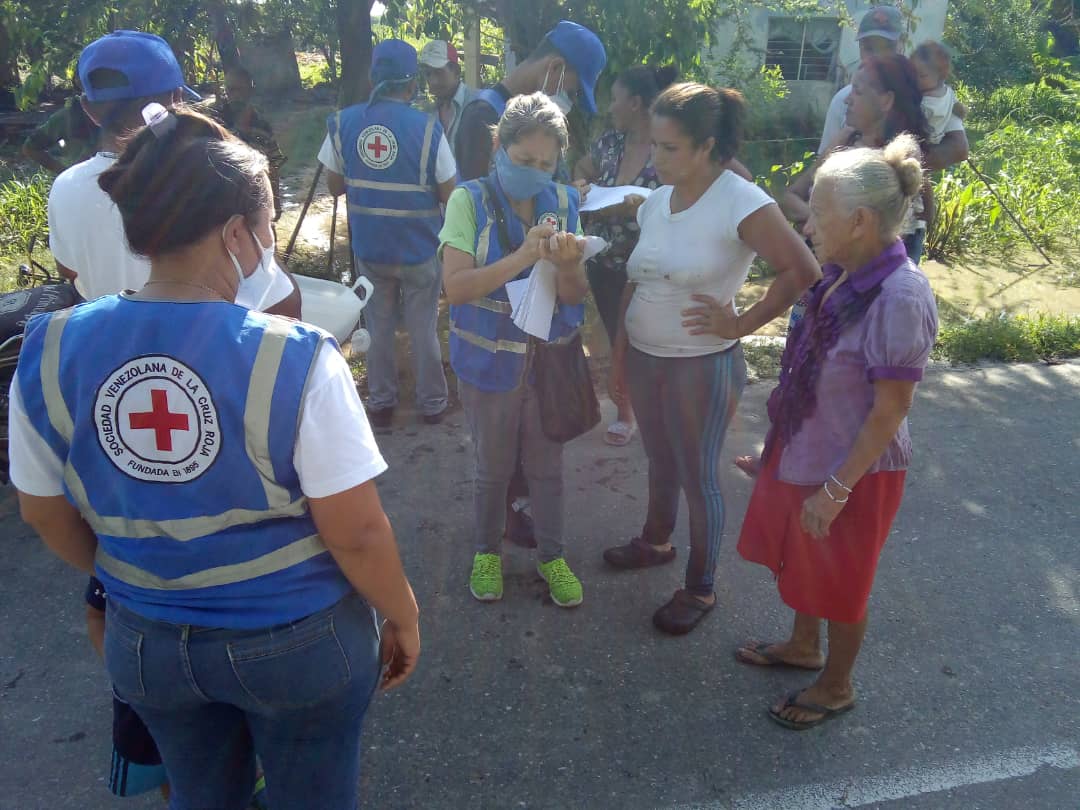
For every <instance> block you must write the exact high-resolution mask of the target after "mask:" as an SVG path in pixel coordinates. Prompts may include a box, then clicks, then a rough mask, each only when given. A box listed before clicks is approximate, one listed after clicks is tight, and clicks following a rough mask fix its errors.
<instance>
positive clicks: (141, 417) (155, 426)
mask: <svg viewBox="0 0 1080 810" xmlns="http://www.w3.org/2000/svg"><path fill="white" fill-rule="evenodd" d="M150 402H151V408H152V410H150V411H143V412H142V413H132V414H129V415H128V424H129V425H130V426H131V429H132V430H152V431H154V441H155V443H156V444H157V449H158V450H164V451H168V452H171V451H172V449H173V441H172V434H173V431H174V430H190V429H191V428H190V423H189V422H188V417H187V414H184V413H172V412H171V411H170V410H169V392H168V391H166V390H165V389H164V388H154V389H152V390H151V391H150Z"/></svg>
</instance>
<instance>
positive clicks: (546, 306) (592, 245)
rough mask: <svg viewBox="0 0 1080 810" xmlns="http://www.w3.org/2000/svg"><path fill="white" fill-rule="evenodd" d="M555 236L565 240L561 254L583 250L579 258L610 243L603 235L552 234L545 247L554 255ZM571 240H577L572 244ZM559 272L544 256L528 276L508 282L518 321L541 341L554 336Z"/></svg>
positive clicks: (526, 330) (587, 256)
mask: <svg viewBox="0 0 1080 810" xmlns="http://www.w3.org/2000/svg"><path fill="white" fill-rule="evenodd" d="M555 239H561V244H562V247H561V248H559V252H560V253H562V252H563V251H566V252H568V253H569V252H570V251H573V252H574V253H576V252H578V251H580V258H579V259H578V260H577V261H585V260H588V259H591V258H592V257H593V256H595V255H596V254H597V253H599V252H600V251H602V250H603V249H604V248H606V247H607V245H608V243H607V241H606V240H604V239H601V238H600V237H599V236H586V237H584V238H582V237H580V236H575V235H573V234H569V233H560V234H555V235H554V236H552V237H551V238H550V239H549V240H548V241H547V244H542V247H541V250H542V251H543V250H547V251H549V255H551V250H552V248H551V242H552V240H555ZM570 243H573V246H572V247H571V244H570ZM556 272H557V270H556V267H555V264H554V263H553V262H552V261H551V259H549V258H542V259H540V261H538V262H537V263H536V264H535V265H533V269H532V273H530V274H529V277H528V278H524V279H521V280H520V281H511V282H510V283H509V284H507V285H506V293H507V296H508V297H509V298H510V307H511V316H512V317H513V319H514V323H515V324H516V325H517V327H518V328H519V329H521V330H522V331H524V332H525V333H527V334H530V335H533V336H534V337H538V338H540V339H541V340H547V339H548V337H549V336H550V335H551V319H552V318H553V317H554V316H555V300H556V292H555V290H556V283H555V274H556Z"/></svg>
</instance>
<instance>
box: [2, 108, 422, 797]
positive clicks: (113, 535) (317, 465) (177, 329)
mask: <svg viewBox="0 0 1080 810" xmlns="http://www.w3.org/2000/svg"><path fill="white" fill-rule="evenodd" d="M143 118H144V120H145V121H146V122H147V126H145V127H143V128H142V129H141V130H140V131H139V132H138V133H137V134H136V135H135V136H134V137H133V138H132V140H131V141H130V142H129V143H128V145H127V148H126V150H125V152H124V153H123V154H122V155H121V156H120V157H119V159H118V160H117V161H116V163H115V164H114V165H113V166H111V167H110V168H109V169H107V170H106V171H104V172H103V173H102V174H101V176H100V178H99V179H98V182H99V184H100V187H101V188H102V189H103V190H104V191H105V192H106V193H107V194H108V195H109V197H110V198H111V199H112V201H113V202H115V204H116V206H117V208H118V209H119V212H120V215H121V217H122V219H123V224H124V232H125V234H126V237H127V241H128V244H129V245H130V247H131V249H132V250H133V251H135V252H136V253H138V254H141V255H144V256H146V257H148V258H149V260H150V278H149V280H148V281H147V282H146V284H145V285H144V286H143V287H142V289H140V290H139V291H137V292H128V293H123V294H120V295H107V296H104V297H101V298H98V299H97V300H95V301H92V302H90V303H87V304H82V305H81V306H78V307H75V308H74V309H68V310H63V311H61V312H53V313H48V314H45V315H39V316H37V317H35V318H33V319H32V320H31V321H30V323H29V324H28V325H27V327H26V336H25V341H24V343H23V348H22V355H21V357H20V359H19V366H18V370H17V372H16V377H15V380H14V382H13V383H12V388H11V397H10V411H11V416H10V419H11V428H10V437H11V438H10V441H11V478H12V481H13V482H14V483H15V486H16V487H17V489H18V490H19V505H20V508H21V510H22V516H23V518H24V519H25V520H26V521H27V523H29V524H30V525H31V526H32V527H33V528H34V529H35V530H36V531H37V533H38V534H39V535H40V536H41V538H42V540H43V541H44V542H45V544H46V545H47V546H48V547H49V548H50V549H51V550H52V551H53V552H54V553H55V554H57V555H58V556H59V557H61V558H62V559H63V560H65V561H66V562H68V563H69V564H70V565H72V566H74V567H76V568H78V569H80V570H82V571H85V572H86V573H91V574H93V575H94V576H96V577H97V578H98V579H99V580H100V581H101V583H103V586H104V591H105V593H107V596H108V598H107V610H106V616H107V618H106V621H105V642H104V656H105V665H106V668H107V669H108V672H109V676H110V678H111V680H112V683H113V687H114V690H115V692H116V695H117V697H119V698H120V699H121V700H123V701H124V702H125V703H126V704H128V705H130V706H131V707H133V708H134V709H135V711H136V712H137V713H138V715H139V717H140V718H141V719H142V720H143V722H145V724H146V726H147V727H148V728H149V730H150V733H151V735H152V736H153V740H154V742H156V743H157V747H158V749H159V751H160V754H161V759H162V761H163V763H164V765H165V768H166V770H167V772H168V777H169V783H170V787H171V798H170V802H171V804H170V806H171V807H174V808H197V807H215V808H236V809H237V810H239V808H245V807H247V806H248V802H249V800H250V799H251V795H252V788H253V786H254V783H255V758H256V754H257V755H258V756H259V758H260V759H261V761H262V766H263V770H264V775H265V777H266V800H267V802H268V803H269V805H270V806H271V807H310V806H311V790H312V786H313V785H314V786H317V787H318V791H319V799H318V806H319V807H320V808H326V810H354V808H355V807H356V791H357V784H358V781H359V759H360V747H359V739H360V729H361V724H362V721H363V717H364V713H365V711H366V709H367V706H368V703H369V702H370V700H371V697H372V694H373V692H374V691H375V689H376V688H377V687H378V686H379V685H380V683H381V685H382V686H383V687H384V688H389V687H393V686H396V685H398V684H400V683H402V682H403V681H404V680H405V679H406V678H407V677H408V676H409V675H410V673H411V672H412V670H413V668H414V667H415V665H416V660H417V656H418V655H419V651H420V638H419V630H418V624H417V622H418V619H417V616H418V611H417V606H416V600H415V599H414V597H413V593H412V589H411V588H410V586H409V582H408V580H407V579H406V578H405V574H404V572H403V570H402V567H401V561H400V559H399V557H398V551H397V544H396V542H395V540H394V534H393V530H392V529H391V527H390V523H389V521H388V520H387V518H386V514H385V513H384V512H383V509H382V506H381V505H380V502H379V496H378V493H377V492H376V490H375V483H374V478H375V477H376V476H378V475H379V474H381V473H382V472H383V471H384V470H385V469H386V463H385V462H384V461H383V459H382V456H381V455H380V453H379V449H378V447H377V446H376V444H375V441H374V438H373V437H372V433H371V428H370V427H369V425H368V422H367V419H366V417H365V415H364V408H363V406H362V405H361V404H360V400H359V397H358V396H357V393H356V387H355V385H354V383H353V379H352V375H351V373H350V371H349V367H348V365H347V364H346V363H345V359H344V358H343V357H342V355H341V353H340V352H339V351H338V348H337V346H336V344H335V343H334V341H333V338H332V337H330V335H328V334H327V333H326V332H323V331H322V330H320V329H317V328H315V327H312V326H308V325H306V324H303V323H299V322H297V321H293V320H291V319H288V318H282V317H277V316H273V315H267V314H265V313H261V312H257V311H254V310H249V309H246V308H244V307H241V306H238V305H236V304H235V303H234V300H235V299H236V297H237V293H238V291H240V290H241V289H242V288H246V287H247V285H249V284H251V283H252V280H253V279H255V278H256V276H257V275H261V274H265V273H266V269H267V266H268V265H269V263H270V262H271V261H272V258H273V236H272V233H271V230H270V219H271V216H272V214H273V197H272V194H271V190H270V181H269V178H268V177H267V163H266V158H264V157H263V156H262V155H260V154H259V153H258V152H256V151H254V150H252V149H251V148H249V147H247V146H245V145H244V144H243V143H241V142H240V141H238V140H237V139H235V138H233V137H232V136H230V135H228V134H226V133H224V132H223V131H222V130H221V128H220V127H219V126H218V125H217V124H214V123H213V122H212V121H210V120H208V119H207V118H205V117H203V116H201V115H198V114H196V113H192V112H183V111H181V112H176V113H172V112H168V111H167V110H166V109H165V108H164V107H162V106H161V105H160V104H150V105H147V107H145V108H144V109H143ZM328 425H332V426H334V429H333V430H332V431H331V430H328V429H327V426H328ZM375 610H378V612H379V614H381V615H382V616H383V617H384V618H385V624H384V625H383V629H382V632H381V638H380V630H379V628H378V627H377V626H376V624H375ZM380 647H381V649H380ZM380 653H381V654H380ZM384 663H385V664H388V667H387V669H386V671H385V673H382V672H381V665H382V664H384Z"/></svg>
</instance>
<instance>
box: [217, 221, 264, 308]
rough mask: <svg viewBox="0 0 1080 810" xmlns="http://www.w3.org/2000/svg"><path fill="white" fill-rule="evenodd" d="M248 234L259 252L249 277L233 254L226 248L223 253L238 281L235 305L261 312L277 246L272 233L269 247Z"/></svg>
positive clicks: (252, 234) (252, 232)
mask: <svg viewBox="0 0 1080 810" xmlns="http://www.w3.org/2000/svg"><path fill="white" fill-rule="evenodd" d="M248 233H250V234H251V238H252V239H254V240H255V244H256V245H258V246H259V250H260V251H261V255H260V256H259V263H258V264H257V265H255V269H254V270H252V271H251V275H247V276H245V275H244V268H243V267H241V266H240V260H239V259H238V258H237V257H236V254H235V253H233V252H232V251H231V250H229V249H228V248H225V252H226V253H228V254H229V258H230V259H232V263H233V267H235V268H236V276H237V279H238V281H239V284H238V285H237V288H236V298H235V299H234V300H235V303H236V304H237V305H238V306H242V307H244V308H245V309H254V310H261V309H262V308H263V306H264V305H265V303H266V295H267V293H269V292H270V286H271V284H272V283H273V280H274V273H273V268H274V265H275V263H276V262H277V259H275V258H274V252H275V250H276V249H277V245H276V244H275V242H274V236H273V232H271V234H270V247H263V244H262V242H260V241H259V237H257V236H256V235H255V233H254V231H250V230H249V231H248ZM222 238H224V231H223V232H222Z"/></svg>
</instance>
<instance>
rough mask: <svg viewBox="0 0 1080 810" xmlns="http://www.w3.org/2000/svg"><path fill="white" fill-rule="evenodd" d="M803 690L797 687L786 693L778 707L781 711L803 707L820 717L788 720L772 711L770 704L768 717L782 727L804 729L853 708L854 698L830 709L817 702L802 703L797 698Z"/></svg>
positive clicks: (795, 729)
mask: <svg viewBox="0 0 1080 810" xmlns="http://www.w3.org/2000/svg"><path fill="white" fill-rule="evenodd" d="M803 691H805V690H802V689H797V690H795V691H794V692H792V693H791V694H790V695H788V696H787V698H786V699H785V700H784V705H783V706H782V707H781V708H780V711H783V710H784V709H805V710H806V711H808V712H814V713H816V714H820V715H821V717H819V718H818V719H817V720H802V721H799V720H788V719H787V718H786V717H781V716H780V713H779V712H776V711H773V707H772V706H770V707H769V709H768V711H769V719H770V720H772V721H773V722H774V723H776V724H777V725H781V726H783V727H784V728H789V729H791V730H792V731H806V730H807V729H810V728H814V727H815V726H820V725H821V724H822V723H827V722H828V721H830V720H832V719H833V718H834V717H839V716H840V715H842V714H844V713H846V712H850V711H851V710H852V709H854V708H855V701H854V700H853V701H851V703H848V704H847V705H846V706H838V707H837V708H835V709H830V708H829V707H828V706H821V705H819V704H817V703H803V702H802V701H800V700H798V699H797V698H798V697H799V695H801V694H802V693H803Z"/></svg>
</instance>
